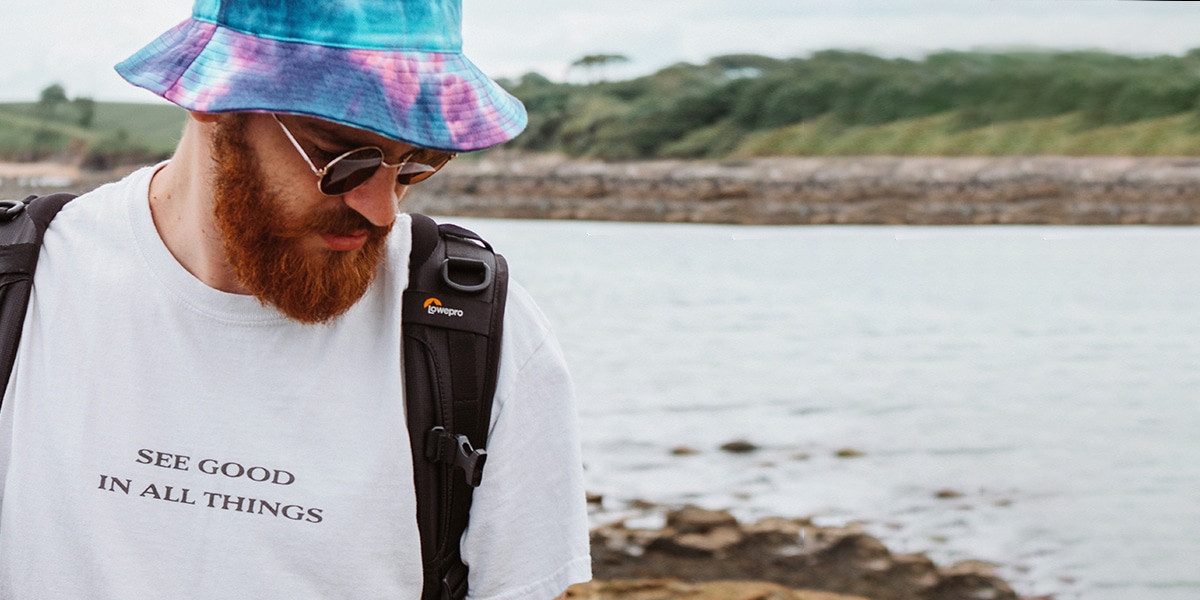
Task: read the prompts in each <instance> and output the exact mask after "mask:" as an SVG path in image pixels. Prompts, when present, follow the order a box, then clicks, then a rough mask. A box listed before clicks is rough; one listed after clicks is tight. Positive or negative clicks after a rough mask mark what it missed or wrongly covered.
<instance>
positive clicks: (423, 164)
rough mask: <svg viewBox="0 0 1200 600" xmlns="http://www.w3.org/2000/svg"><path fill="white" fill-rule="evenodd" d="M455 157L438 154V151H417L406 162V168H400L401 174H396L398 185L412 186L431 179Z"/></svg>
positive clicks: (445, 153)
mask: <svg viewBox="0 0 1200 600" xmlns="http://www.w3.org/2000/svg"><path fill="white" fill-rule="evenodd" d="M451 158H454V155H453V154H451V153H449V152H438V151H437V150H416V151H414V152H413V155H412V156H411V157H409V158H408V160H407V161H405V163H404V166H403V167H401V168H400V172H399V173H397V174H396V183H399V184H400V185H412V184H414V183H417V182H420V181H425V180H426V179H429V177H430V176H432V175H433V174H434V173H437V172H438V169H441V168H442V167H444V166H446V163H448V162H450V159H451Z"/></svg>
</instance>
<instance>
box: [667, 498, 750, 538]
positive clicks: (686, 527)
mask: <svg viewBox="0 0 1200 600" xmlns="http://www.w3.org/2000/svg"><path fill="white" fill-rule="evenodd" d="M737 526H738V521H737V518H735V517H734V516H733V515H731V514H729V512H728V511H724V510H708V509H704V508H700V507H699V506H692V505H690V504H689V505H687V506H684V507H683V508H681V509H679V510H675V511H671V512H668V513H667V527H669V528H671V529H674V530H675V531H678V532H679V533H705V532H708V531H711V530H712V529H715V528H717V527H734V528H736V527H737Z"/></svg>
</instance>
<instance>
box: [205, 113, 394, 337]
mask: <svg viewBox="0 0 1200 600" xmlns="http://www.w3.org/2000/svg"><path fill="white" fill-rule="evenodd" d="M252 119H253V117H251V116H248V115H237V114H234V115H228V116H223V117H222V118H221V119H220V120H218V121H217V123H216V124H215V131H214V135H213V140H212V157H213V161H214V164H215V169H214V182H213V183H214V192H213V194H214V206H213V210H214V217H215V220H216V224H217V228H218V229H219V230H220V234H221V240H222V244H223V245H224V249H225V253H226V255H227V257H228V259H229V263H230V266H231V267H232V269H233V272H234V275H235V276H236V277H237V279H238V282H239V283H241V284H242V285H243V286H244V287H245V288H246V289H247V290H248V291H249V292H250V293H251V294H253V295H254V296H255V297H256V298H258V299H259V300H261V301H262V302H264V303H267V304H270V305H272V306H274V307H275V308H277V309H279V311H280V312H282V313H284V314H285V315H287V316H288V317H290V318H292V319H294V320H296V321H300V322H302V323H324V322H327V321H329V320H331V319H333V318H335V317H337V316H339V315H341V314H342V313H344V312H346V311H347V310H349V308H350V307H351V306H353V305H354V303H355V302H357V301H358V299H359V298H361V297H362V296H363V294H364V293H366V291H367V288H368V287H369V286H370V284H371V282H372V281H373V280H374V278H375V275H376V273H377V271H378V267H379V263H380V261H381V260H382V258H383V256H384V248H385V243H386V240H387V235H388V232H389V231H390V230H391V222H390V221H388V224H387V225H382V226H377V225H374V224H372V223H371V221H370V220H368V219H367V218H366V217H364V216H363V215H362V214H360V213H359V212H357V211H356V210H354V209H352V208H350V206H348V205H347V202H344V201H343V200H342V199H340V198H335V197H329V196H323V195H321V194H320V193H319V192H317V190H316V178H315V176H313V175H312V173H311V171H308V170H307V169H306V170H304V171H300V172H295V173H293V172H292V171H294V170H295V169H294V168H295V161H299V160H300V159H299V158H298V157H295V159H294V160H292V161H283V160H279V161H275V160H272V161H271V165H272V167H276V168H273V169H272V171H271V172H268V171H267V169H264V167H263V163H262V161H260V156H261V155H262V152H261V146H260V147H254V146H252V145H251V144H250V143H248V140H247V135H246V131H247V129H248V126H249V125H250V121H251V120H252ZM263 131H270V129H263ZM279 137H281V138H282V137H283V134H282V132H280V133H279ZM276 142H278V140H276ZM282 143H283V144H288V142H287V141H286V139H284V140H283V141H282ZM275 146H278V144H275ZM276 163H282V164H278V165H277V164H276ZM285 165H286V168H285ZM284 170H287V171H288V172H287V173H283V172H282V171H284ZM273 182H274V183H273ZM304 184H307V185H304ZM368 191H369V190H368ZM394 192H395V189H394V186H393V189H392V193H394ZM362 193H366V192H362ZM391 198H393V200H392V202H393V206H394V198H395V196H394V195H393V196H391ZM393 212H394V208H393Z"/></svg>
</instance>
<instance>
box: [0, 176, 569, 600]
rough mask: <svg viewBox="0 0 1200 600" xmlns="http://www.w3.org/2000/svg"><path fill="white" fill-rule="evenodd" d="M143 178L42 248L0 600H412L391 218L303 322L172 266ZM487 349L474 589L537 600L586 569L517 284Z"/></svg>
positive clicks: (60, 222) (7, 430)
mask: <svg viewBox="0 0 1200 600" xmlns="http://www.w3.org/2000/svg"><path fill="white" fill-rule="evenodd" d="M153 172H154V169H153V168H147V169H143V170H141V171H138V172H136V173H134V174H133V175H131V176H129V177H128V178H126V179H125V180H124V181H121V182H118V183H114V184H110V185H106V186H104V187H102V188H100V189H98V190H96V191H94V192H92V193H90V194H87V195H85V196H82V197H80V198H78V199H77V200H75V201H73V202H71V203H70V204H68V205H67V207H66V208H65V209H64V210H63V211H62V212H61V213H60V214H59V215H58V217H57V218H56V219H55V220H54V223H53V225H52V227H51V228H50V230H49V231H48V233H47V235H46V238H45V245H44V247H43V249H42V254H41V258H40V262H39V265H38V271H37V276H36V280H35V289H34V294H33V297H32V300H31V304H30V309H29V313H28V315H27V317H26V321H25V329H24V333H23V335H22V341H21V346H20V349H19V353H18V356H17V361H16V366H15V368H14V370H13V375H12V377H11V379H10V382H9V385H8V388H7V392H6V394H5V397H4V404H3V411H2V412H0V598H4V599H31V598H36V599H50V598H64V599H66V598H69V599H71V600H78V599H81V598H111V599H121V600H128V599H137V598H221V599H226V598H288V599H307V598H355V599H367V598H390V599H394V598H402V599H416V598H418V597H419V596H420V589H421V556H420V545H419V537H418V533H417V528H416V501H415V496H414V493H413V489H412V457H411V452H410V446H409V439H408V433H407V430H406V428H405V421H404V402H403V397H402V383H401V373H400V365H401V356H400V348H401V341H400V339H401V338H400V297H401V292H402V291H403V289H404V286H405V285H406V284H407V280H408V274H407V258H408V252H409V246H410V242H411V239H410V232H409V219H408V217H407V216H406V215H401V216H400V217H399V219H398V220H397V223H396V226H395V227H394V228H393V232H392V235H391V237H390V240H389V242H388V244H389V248H388V256H387V263H388V267H389V268H385V269H382V271H383V272H382V274H381V276H380V277H379V279H377V280H376V282H375V283H374V284H373V285H372V286H371V288H370V289H369V290H368V292H367V294H366V295H365V296H364V297H363V298H362V300H361V301H359V302H358V303H357V304H356V305H355V306H354V307H353V308H351V309H350V311H349V312H347V313H346V314H345V315H343V316H342V317H339V318H338V319H336V320H335V321H334V322H333V323H332V324H329V325H301V324H298V323H296V322H293V321H290V320H288V319H286V318H285V317H283V316H282V315H281V314H280V313H278V312H277V311H275V310H274V309H272V308H270V307H266V306H263V305H262V304H260V303H259V302H258V301H257V300H256V299H254V298H252V297H250V296H244V295H236V294H229V293H225V292H221V291H218V290H215V289H213V288H210V287H208V286H206V285H204V284H203V283H201V282H200V281H199V280H198V279H196V278H195V277H193V276H192V275H191V274H189V273H188V272H187V271H186V270H185V269H184V268H183V267H182V266H181V265H180V264H179V263H178V262H177V261H176V260H175V259H174V258H173V257H172V255H171V254H170V252H169V251H168V250H167V248H166V246H165V245H164V244H163V243H162V240H161V239H160V238H159V236H158V233H157V231H156V230H155V227H154V224H153V221H152V218H151V215H150V208H149V201H148V189H149V182H150V178H151V175H152V174H153ZM504 334H505V335H504V342H503V349H502V357H503V360H502V363H501V369H500V378H499V382H498V386H497V393H496V399H495V403H494V406H493V412H492V431H491V434H490V436H489V439H488V444H487V450H488V461H487V468H486V469H485V472H484V479H483V485H482V486H481V487H479V488H478V489H477V490H476V491H475V496H474V503H473V506H472V510H471V521H470V527H469V528H468V530H467V533H466V536H465V538H464V540H463V555H464V557H465V560H466V562H467V563H468V565H469V566H470V569H471V571H470V589H471V596H470V597H471V598H477V599H484V598H487V599H502V598H503V599H510V598H511V599H518V598H519V599H537V598H552V597H554V596H555V595H557V594H559V593H561V592H562V590H563V589H565V588H566V587H567V586H568V585H569V584H571V583H575V582H579V581H584V580H586V579H588V578H589V577H590V561H589V558H588V540H587V515H586V506H585V503H584V498H583V483H582V466H581V460H580V453H579V436H578V430H577V423H576V418H575V412H574V411H575V408H574V405H573V395H572V389H571V382H570V379H569V376H568V375H567V373H566V370H565V367H564V364H563V360H562V356H561V352H560V350H559V347H558V345H557V342H556V341H555V340H554V336H553V334H552V332H551V330H550V328H549V326H548V324H547V323H546V321H545V318H544V317H543V316H542V314H541V313H540V312H539V311H538V309H537V308H536V306H534V304H533V303H532V301H531V300H530V299H529V297H528V295H527V294H526V293H525V291H524V290H522V289H521V288H520V287H519V286H518V285H515V284H513V285H511V287H510V290H509V296H508V304H507V313H506V318H505V328H504Z"/></svg>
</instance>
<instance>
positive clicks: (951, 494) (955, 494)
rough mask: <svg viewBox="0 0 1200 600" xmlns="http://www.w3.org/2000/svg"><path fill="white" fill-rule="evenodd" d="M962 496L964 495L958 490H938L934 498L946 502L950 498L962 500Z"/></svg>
mask: <svg viewBox="0 0 1200 600" xmlns="http://www.w3.org/2000/svg"><path fill="white" fill-rule="evenodd" d="M962 495H963V493H962V492H960V491H958V490H952V489H949V488H946V489H941V490H938V491H937V493H936V494H934V497H935V498H940V499H942V500H946V499H949V498H962Z"/></svg>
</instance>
